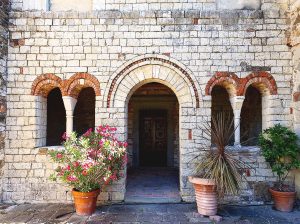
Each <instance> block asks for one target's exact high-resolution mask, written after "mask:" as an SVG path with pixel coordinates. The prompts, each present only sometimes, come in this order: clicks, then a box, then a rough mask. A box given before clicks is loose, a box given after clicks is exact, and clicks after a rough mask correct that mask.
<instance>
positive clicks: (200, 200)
mask: <svg viewBox="0 0 300 224" xmlns="http://www.w3.org/2000/svg"><path fill="white" fill-rule="evenodd" d="M189 181H190V182H191V183H192V184H194V189H195V194H196V202H197V207H198V212H199V213H200V214H201V215H206V216H211V215H216V214H217V210H218V200H217V192H216V184H215V181H214V180H211V179H203V178H198V177H189Z"/></svg>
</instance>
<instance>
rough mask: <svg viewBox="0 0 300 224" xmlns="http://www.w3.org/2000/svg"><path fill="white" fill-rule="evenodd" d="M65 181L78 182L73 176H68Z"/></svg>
mask: <svg viewBox="0 0 300 224" xmlns="http://www.w3.org/2000/svg"><path fill="white" fill-rule="evenodd" d="M67 180H68V181H71V182H75V181H77V180H78V178H77V177H75V176H73V175H69V176H68V177H67Z"/></svg>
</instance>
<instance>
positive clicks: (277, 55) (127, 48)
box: [3, 1, 292, 203]
mask: <svg viewBox="0 0 300 224" xmlns="http://www.w3.org/2000/svg"><path fill="white" fill-rule="evenodd" d="M265 2H266V1H265ZM264 4H267V3H264ZM270 4H271V3H270ZM272 4H273V3H272ZM274 4H275V3H274ZM10 23H11V25H10V32H11V34H10V38H11V40H10V41H11V46H10V47H9V58H8V74H9V75H8V77H9V79H8V84H7V85H8V87H7V101H8V108H9V109H8V111H7V139H6V147H5V153H6V156H5V174H4V181H3V200H4V201H5V202H18V203H20V202H45V201H47V202H65V201H70V200H71V197H70V189H68V188H65V187H63V186H61V185H58V184H56V183H53V182H51V181H49V180H48V177H49V174H50V173H51V172H52V170H53V169H54V168H55V164H51V163H50V162H49V158H48V157H47V156H46V148H47V147H46V146H45V145H44V141H43V140H42V139H44V131H40V130H41V127H42V126H41V122H44V120H43V116H45V115H44V114H43V112H44V110H45V109H44V108H45V99H44V98H43V97H41V96H33V95H31V87H32V83H33V81H34V80H35V79H36V78H37V77H38V76H40V75H42V74H46V73H53V74H55V75H57V76H58V77H60V78H61V79H68V78H70V77H71V76H72V75H74V74H75V73H77V72H84V73H86V72H87V73H89V74H92V75H93V76H95V77H96V78H97V79H98V80H99V82H100V88H101V96H97V97H96V125H99V124H101V123H110V124H112V125H116V126H117V127H119V135H120V136H121V137H122V138H123V139H124V140H125V139H126V138H127V136H126V125H125V123H126V121H125V119H124V118H126V117H127V115H126V112H125V107H121V106H119V105H122V102H119V101H118V100H117V99H116V100H114V101H113V103H112V105H113V106H111V108H108V107H107V103H108V102H107V99H108V97H107V96H108V93H109V88H110V84H111V83H112V79H113V78H114V77H115V76H116V74H115V72H116V71H117V70H118V69H120V67H121V66H123V65H124V63H127V62H128V61H134V60H135V58H136V57H139V56H140V57H146V56H147V55H148V56H149V55H150V56H151V57H154V58H156V57H160V58H161V57H163V59H160V61H159V62H157V63H158V64H161V65H164V64H166V66H165V67H171V66H170V63H169V64H168V65H167V63H166V62H168V61H172V62H174V63H175V64H176V63H177V65H180V66H181V67H184V69H185V70H186V71H187V72H188V74H190V75H191V78H190V80H192V82H193V83H194V88H195V89H196V90H197V91H198V92H199V93H200V94H199V101H200V104H199V106H200V107H199V108H196V107H195V106H191V105H192V103H191V102H190V101H189V99H194V98H195V95H193V94H194V93H193V94H190V95H189V93H186V95H185V96H182V95H179V96H180V97H179V99H178V101H179V104H180V119H179V120H180V122H181V123H180V128H181V130H180V131H179V133H180V137H179V141H180V165H179V166H180V175H181V177H180V190H181V195H182V197H183V200H185V201H191V200H193V190H192V186H191V185H190V184H189V183H188V182H187V176H188V175H191V174H192V172H193V166H194V164H191V163H189V157H188V156H185V154H187V153H188V152H190V151H193V152H194V154H190V155H191V157H193V156H194V155H195V153H199V152H195V151H194V149H195V148H197V147H199V145H200V144H201V138H200V136H201V133H202V129H201V122H202V121H203V120H204V119H210V116H211V97H210V96H207V95H206V94H205V87H206V84H207V82H208V81H209V80H210V79H211V78H212V76H213V75H214V74H215V73H216V72H220V71H222V72H233V73H235V74H236V75H237V76H238V77H240V78H244V77H246V76H247V75H249V74H250V73H252V72H253V70H255V71H259V70H264V71H267V72H269V73H270V74H271V75H272V76H273V77H274V79H275V81H276V84H277V87H278V94H274V95H270V96H268V98H267V99H268V106H267V107H266V111H265V114H266V116H267V125H268V126H270V125H272V124H273V123H277V122H281V123H283V124H285V125H289V126H291V125H292V116H291V114H290V107H291V79H292V69H291V59H292V53H291V51H290V49H289V47H288V46H287V38H286V34H285V32H284V30H286V29H287V28H288V25H287V20H286V16H285V13H284V12H283V11H281V10H278V8H271V10H268V11H248V10H242V11H226V12H223V11H200V10H192V11H190V10H186V11H184V10H180V11H177V10H173V11H164V10H156V11H151V10H150V11H149V10H148V11H123V12H121V11H94V12H88V13H77V12H60V13H57V12H56V13H52V12H46V13H43V12H12V13H11V14H10ZM141 63H143V62H141ZM144 72H145V73H146V70H145V71H144ZM181 72H182V71H181ZM161 76H162V75H161ZM185 79H186V80H187V79H188V78H185ZM190 80H188V81H189V82H190ZM135 81H136V80H132V82H135ZM171 81H172V79H171V80H170V82H171ZM173 82H176V81H174V80H173ZM178 84H179V83H178ZM180 84H181V83H180ZM121 86H123V87H120V89H117V90H116V91H115V92H117V93H116V95H117V96H120V94H124V93H126V92H129V90H128V89H127V88H126V86H125V87H124V84H123V85H121ZM122 88H123V89H122ZM190 88H191V89H192V87H190ZM195 89H194V90H195ZM115 92H113V93H112V94H115ZM118 94H119V95H118ZM175 94H177V93H176V92H175ZM125 97H126V96H125ZM185 100H187V101H186V102H185ZM43 125H44V123H43ZM187 133H188V134H187ZM200 153H201V152H200ZM240 156H241V157H243V158H246V159H248V160H249V161H250V162H252V163H254V164H255V168H256V169H255V172H253V173H250V176H249V177H248V178H249V180H251V181H253V182H256V181H262V182H264V183H265V182H272V181H275V179H276V178H275V177H274V175H273V174H272V172H271V170H270V169H269V167H268V166H267V164H266V163H265V162H264V160H263V158H262V156H261V155H260V154H259V153H257V151H254V152H253V153H252V152H251V151H249V152H246V153H245V152H243V153H242V154H241V155H240ZM124 191H125V180H124V179H123V180H121V181H120V182H118V183H116V184H115V185H113V186H112V187H111V188H108V189H107V191H105V192H102V193H101V195H100V200H102V201H121V200H123V197H124ZM49 192H51V193H49ZM244 193H245V195H247V197H248V198H250V199H249V200H252V199H253V189H248V188H245V192H244ZM251 198H252V199H251Z"/></svg>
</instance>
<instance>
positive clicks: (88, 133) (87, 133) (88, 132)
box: [82, 128, 93, 137]
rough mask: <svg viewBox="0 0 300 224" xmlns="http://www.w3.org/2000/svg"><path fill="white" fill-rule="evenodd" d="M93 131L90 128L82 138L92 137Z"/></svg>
mask: <svg viewBox="0 0 300 224" xmlns="http://www.w3.org/2000/svg"><path fill="white" fill-rule="evenodd" d="M92 131H93V129H92V128H90V129H89V130H87V131H86V132H85V133H84V134H83V135H82V136H84V137H88V136H90V135H91V133H92Z"/></svg>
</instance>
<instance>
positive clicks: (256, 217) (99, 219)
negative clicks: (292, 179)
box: [0, 203, 300, 224]
mask: <svg viewBox="0 0 300 224" xmlns="http://www.w3.org/2000/svg"><path fill="white" fill-rule="evenodd" d="M218 215H220V216H222V221H221V222H219V223H220V224H300V209H299V206H297V207H296V208H295V209H294V211H293V212H290V213H283V212H279V211H276V210H274V209H273V207H272V205H261V206H237V205H223V206H220V207H219V210H218ZM0 223H31V224H35V223H49V224H50V223H64V224H67V223H72V224H83V223H88V224H94V223H95V224H96V223H99V224H101V223H105V224H107V223H113V224H114V223H116V224H118V223H122V224H125V223H131V224H141V223H155V224H157V223H170V224H177V223H178V224H182V223H187V224H188V223H200V224H210V223H215V222H214V221H212V220H210V219H209V217H205V216H202V215H200V214H198V213H197V210H196V205H195V204H194V203H191V204H185V203H180V204H134V205H133V204H118V205H108V206H100V207H98V208H97V210H96V212H95V213H94V214H93V215H91V216H78V215H76V213H75V212H74V207H73V205H69V204H68V205H65V204H32V205H30V204H24V205H5V204H3V205H0Z"/></svg>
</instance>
